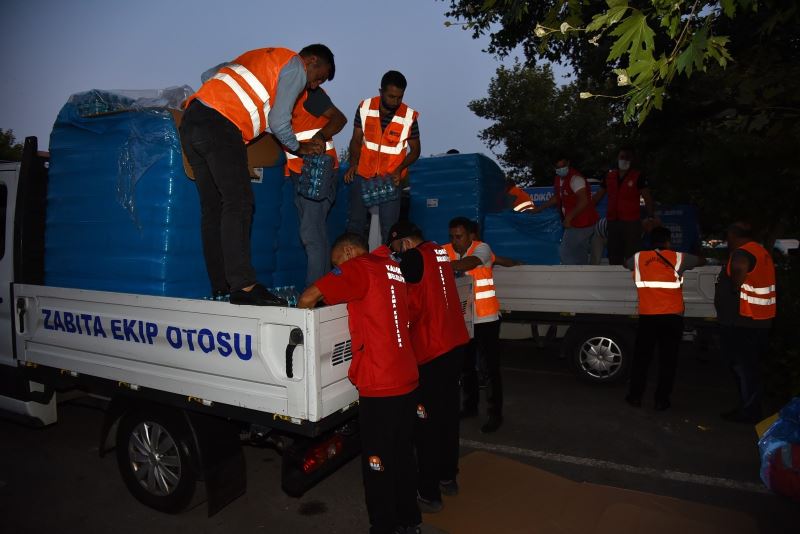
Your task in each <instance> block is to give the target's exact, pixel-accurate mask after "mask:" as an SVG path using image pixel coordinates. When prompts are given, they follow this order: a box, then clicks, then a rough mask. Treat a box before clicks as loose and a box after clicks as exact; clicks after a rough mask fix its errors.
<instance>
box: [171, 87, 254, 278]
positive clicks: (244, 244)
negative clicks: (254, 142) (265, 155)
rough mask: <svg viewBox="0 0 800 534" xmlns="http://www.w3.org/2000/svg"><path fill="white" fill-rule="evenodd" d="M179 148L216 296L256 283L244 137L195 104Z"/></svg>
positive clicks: (185, 117)
mask: <svg viewBox="0 0 800 534" xmlns="http://www.w3.org/2000/svg"><path fill="white" fill-rule="evenodd" d="M180 133H181V145H182V147H183V153H184V154H185V155H186V159H187V160H188V161H189V165H191V166H192V170H193V171H194V177H195V180H194V182H195V185H196V186H197V191H198V193H199V194H200V232H201V237H202V240H203V256H204V258H205V262H206V270H207V271H208V278H209V280H210V281H211V290H212V292H216V291H222V292H226V293H227V292H228V291H229V290H230V291H235V290H238V289H242V288H244V287H247V286H249V285H252V284H254V283H255V282H256V272H255V269H254V268H253V265H252V262H251V260H250V227H251V225H252V222H253V189H252V187H251V185H250V170H249V168H248V166H247V151H246V149H245V145H244V142H243V141H242V132H240V131H239V128H237V127H236V126H235V125H234V124H233V123H232V122H230V121H229V120H228V119H226V118H225V117H223V116H222V115H220V114H219V113H218V112H217V111H215V110H213V109H211V108H209V107H207V106H204V105H203V104H201V103H199V102H197V101H193V102H192V103H191V104H190V105H189V108H188V109H187V110H186V112H185V113H184V114H183V121H182V122H181V126H180Z"/></svg>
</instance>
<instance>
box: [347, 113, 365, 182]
mask: <svg viewBox="0 0 800 534" xmlns="http://www.w3.org/2000/svg"><path fill="white" fill-rule="evenodd" d="M363 142H364V130H362V129H361V128H359V127H357V126H355V125H354V126H353V136H352V137H351V138H350V146H349V147H348V149H347V150H348V152H349V153H350V168H349V169H347V172H346V173H345V174H344V183H346V184H349V183H350V182H352V181H353V178H355V176H356V174H357V173H358V160H359V159H360V158H361V144H362V143H363Z"/></svg>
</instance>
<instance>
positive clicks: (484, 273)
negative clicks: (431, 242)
mask: <svg viewBox="0 0 800 534" xmlns="http://www.w3.org/2000/svg"><path fill="white" fill-rule="evenodd" d="M480 244H481V241H473V242H472V244H471V245H470V247H469V248H468V249H467V253H466V254H465V255H464V257H465V258H466V257H467V256H471V255H472V253H473V252H475V248H476V247H477V246H478V245H480ZM443 248H444V249H445V250H446V251H447V255H448V256H450V261H455V260H457V259H458V253H456V251H455V249H454V248H453V244H452V243H447V244H446V245H444V247H443ZM494 258H495V256H494V253H492V264H494ZM467 274H468V275H470V276H471V277H472V294H473V296H474V297H475V315H476V316H477V317H486V316H488V315H495V314H497V313H499V312H500V301H499V300H498V299H497V296H496V295H495V291H494V275H493V273H492V268H491V267H487V266H485V265H483V264H481V265H479V266H477V267H475V268H474V269H472V270H469V271H467Z"/></svg>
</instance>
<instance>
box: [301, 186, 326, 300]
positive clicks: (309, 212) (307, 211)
mask: <svg viewBox="0 0 800 534" xmlns="http://www.w3.org/2000/svg"><path fill="white" fill-rule="evenodd" d="M297 178H298V176H297V175H296V174H294V173H292V180H293V181H294V183H295V195H294V205H295V206H296V207H297V215H298V216H299V217H300V241H301V242H302V243H303V248H305V249H306V257H307V259H308V268H307V269H306V287H308V286H310V285H311V284H313V283H314V282H316V281H317V280H319V279H320V278H322V277H323V276H324V275H325V274H326V273H327V272H328V271H330V269H331V250H330V243H329V241H328V227H327V224H326V219H327V218H328V212H329V211H330V210H331V205H332V204H333V201H332V200H331V199H330V198H323V199H322V200H309V199H307V198H305V197H303V196H302V195H298V194H297V192H296V191H297V189H296V185H297Z"/></svg>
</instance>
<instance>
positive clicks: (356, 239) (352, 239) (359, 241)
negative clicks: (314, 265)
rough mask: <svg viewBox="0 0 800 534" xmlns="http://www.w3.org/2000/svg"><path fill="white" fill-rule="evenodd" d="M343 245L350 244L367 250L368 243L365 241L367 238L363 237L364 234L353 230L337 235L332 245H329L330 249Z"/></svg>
mask: <svg viewBox="0 0 800 534" xmlns="http://www.w3.org/2000/svg"><path fill="white" fill-rule="evenodd" d="M343 245H350V246H353V247H358V248H361V249H364V250H369V243H367V240H366V239H365V238H364V236H363V235H361V234H356V233H353V232H345V233H343V234H342V235H340V236H339V237H337V238H336V241H334V242H333V245H331V250H333V249H335V248H336V247H338V246H343Z"/></svg>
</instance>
